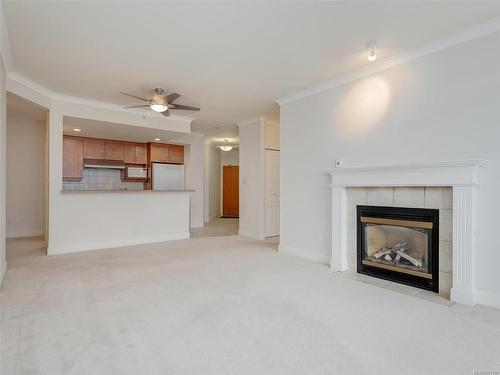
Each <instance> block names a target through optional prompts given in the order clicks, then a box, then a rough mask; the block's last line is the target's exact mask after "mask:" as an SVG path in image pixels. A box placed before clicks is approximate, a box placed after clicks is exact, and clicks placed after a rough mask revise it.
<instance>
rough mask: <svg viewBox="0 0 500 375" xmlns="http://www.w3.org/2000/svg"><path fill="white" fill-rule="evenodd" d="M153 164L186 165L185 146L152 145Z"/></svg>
mask: <svg viewBox="0 0 500 375" xmlns="http://www.w3.org/2000/svg"><path fill="white" fill-rule="evenodd" d="M150 153H151V162H157V163H171V164H183V163H184V146H182V145H166V144H160V143H151V144H150Z"/></svg>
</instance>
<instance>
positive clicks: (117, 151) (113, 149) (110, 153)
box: [104, 141, 123, 160]
mask: <svg viewBox="0 0 500 375" xmlns="http://www.w3.org/2000/svg"><path fill="white" fill-rule="evenodd" d="M104 159H106V160H123V143H121V142H111V141H105V142H104Z"/></svg>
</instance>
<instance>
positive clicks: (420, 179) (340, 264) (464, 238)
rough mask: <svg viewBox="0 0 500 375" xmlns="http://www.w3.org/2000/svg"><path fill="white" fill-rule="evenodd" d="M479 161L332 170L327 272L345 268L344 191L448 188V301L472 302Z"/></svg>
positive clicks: (482, 163) (482, 162)
mask: <svg viewBox="0 0 500 375" xmlns="http://www.w3.org/2000/svg"><path fill="white" fill-rule="evenodd" d="M484 165H486V162H485V161H483V160H468V161H453V162H441V163H424V164H406V165H387V166H370V167H354V168H336V169H334V170H333V171H331V173H330V174H331V176H332V185H331V186H332V258H331V263H330V266H331V269H332V271H334V272H336V271H345V270H347V244H346V242H347V241H346V236H347V230H346V228H347V193H346V189H347V188H348V187H379V186H451V187H452V189H453V270H452V273H453V284H452V289H451V293H450V294H451V297H450V299H451V300H452V301H454V302H459V303H463V304H467V305H474V304H475V303H476V302H477V299H476V291H475V288H474V274H473V270H474V253H475V233H476V231H475V222H476V215H477V213H476V202H475V196H476V189H477V186H478V172H479V168H480V167H482V166H484Z"/></svg>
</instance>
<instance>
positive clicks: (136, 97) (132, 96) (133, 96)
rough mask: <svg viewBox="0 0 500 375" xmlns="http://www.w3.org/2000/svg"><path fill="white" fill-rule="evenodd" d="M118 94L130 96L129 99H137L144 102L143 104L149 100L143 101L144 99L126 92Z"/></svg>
mask: <svg viewBox="0 0 500 375" xmlns="http://www.w3.org/2000/svg"><path fill="white" fill-rule="evenodd" d="M120 94H122V95H127V96H130V97H131V98H135V99H139V100H142V101H145V102H149V99H144V98H141V97H140V96H135V95H132V94H127V93H126V92H121V93H120Z"/></svg>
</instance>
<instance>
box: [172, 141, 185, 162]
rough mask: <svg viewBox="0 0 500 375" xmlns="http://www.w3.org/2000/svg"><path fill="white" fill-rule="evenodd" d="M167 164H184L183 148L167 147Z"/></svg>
mask: <svg viewBox="0 0 500 375" xmlns="http://www.w3.org/2000/svg"><path fill="white" fill-rule="evenodd" d="M168 162H169V163H175V164H184V146H180V145H168Z"/></svg>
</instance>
